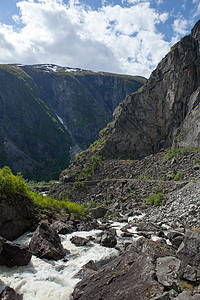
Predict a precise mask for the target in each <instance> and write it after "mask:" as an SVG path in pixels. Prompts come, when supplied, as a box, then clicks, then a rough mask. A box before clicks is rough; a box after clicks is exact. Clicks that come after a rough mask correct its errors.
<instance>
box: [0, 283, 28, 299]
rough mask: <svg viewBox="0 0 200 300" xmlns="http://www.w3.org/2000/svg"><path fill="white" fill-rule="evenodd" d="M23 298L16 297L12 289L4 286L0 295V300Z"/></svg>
mask: <svg viewBox="0 0 200 300" xmlns="http://www.w3.org/2000/svg"><path fill="white" fill-rule="evenodd" d="M22 299H23V296H22V295H18V294H17V293H16V292H15V290H14V289H12V288H11V287H9V286H6V287H5V288H4V290H3V291H2V292H1V294H0V300H22Z"/></svg>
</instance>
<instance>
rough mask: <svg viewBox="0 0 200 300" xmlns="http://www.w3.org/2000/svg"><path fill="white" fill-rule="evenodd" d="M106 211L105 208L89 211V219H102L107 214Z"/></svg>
mask: <svg viewBox="0 0 200 300" xmlns="http://www.w3.org/2000/svg"><path fill="white" fill-rule="evenodd" d="M107 211H109V210H108V209H107V208H105V207H100V206H99V207H96V208H92V209H90V211H89V214H90V216H91V218H94V219H98V218H103V217H104V216H105V214H106V213H107Z"/></svg>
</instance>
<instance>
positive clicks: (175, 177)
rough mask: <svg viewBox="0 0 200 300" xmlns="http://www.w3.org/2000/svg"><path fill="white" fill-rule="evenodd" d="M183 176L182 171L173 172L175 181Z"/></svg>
mask: <svg viewBox="0 0 200 300" xmlns="http://www.w3.org/2000/svg"><path fill="white" fill-rule="evenodd" d="M182 176H183V173H182V172H181V171H179V172H177V173H176V174H174V176H173V179H174V180H175V181H178V180H180V179H181V177H182Z"/></svg>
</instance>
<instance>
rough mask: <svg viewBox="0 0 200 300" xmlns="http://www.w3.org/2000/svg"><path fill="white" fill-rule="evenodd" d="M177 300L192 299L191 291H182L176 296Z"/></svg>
mask: <svg viewBox="0 0 200 300" xmlns="http://www.w3.org/2000/svg"><path fill="white" fill-rule="evenodd" d="M176 299H177V300H192V299H193V297H192V295H191V294H190V293H189V292H186V291H184V292H182V293H180V294H179V295H178V297H176Z"/></svg>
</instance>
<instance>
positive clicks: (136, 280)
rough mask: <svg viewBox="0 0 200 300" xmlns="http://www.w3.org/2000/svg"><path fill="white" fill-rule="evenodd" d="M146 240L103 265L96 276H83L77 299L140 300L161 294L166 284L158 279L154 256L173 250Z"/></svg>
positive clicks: (75, 296) (74, 294) (76, 291)
mask: <svg viewBox="0 0 200 300" xmlns="http://www.w3.org/2000/svg"><path fill="white" fill-rule="evenodd" d="M143 243H144V240H143V241H141V242H139V243H138V245H137V246H136V245H135V246H131V247H129V250H128V251H126V252H125V253H124V254H122V255H121V256H119V257H117V258H116V259H115V260H113V261H111V262H110V263H108V264H107V265H105V266H103V267H102V268H100V269H99V270H98V271H97V272H96V274H95V275H93V276H91V277H90V278H86V279H83V280H82V281H81V282H80V283H78V285H77V288H76V289H75V291H74V293H73V299H76V300H77V299H87V300H90V299H98V300H100V299H106V300H108V299H116V300H118V299H127V300H129V299H135V300H138V299H151V297H153V296H154V297H156V296H157V297H158V296H161V295H162V294H163V291H164V287H163V286H162V285H161V284H160V283H159V282H157V281H156V280H155V279H154V277H155V276H154V274H155V265H154V263H153V258H155V257H157V256H158V255H167V254H171V253H173V250H171V249H170V248H169V247H167V246H166V247H165V246H164V245H163V246H162V247H161V245H159V244H155V245H154V243H151V242H150V243H149V244H148V243H146V242H145V243H144V244H143ZM156 246H157V247H156ZM144 251H145V252H146V253H144ZM161 253H162V254H161ZM88 279H89V280H88Z"/></svg>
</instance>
